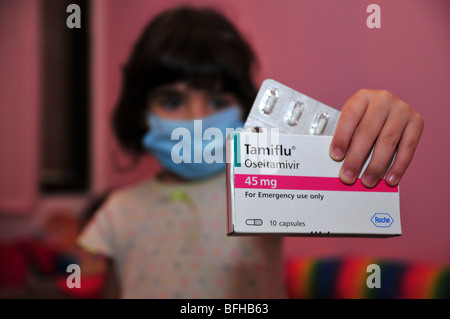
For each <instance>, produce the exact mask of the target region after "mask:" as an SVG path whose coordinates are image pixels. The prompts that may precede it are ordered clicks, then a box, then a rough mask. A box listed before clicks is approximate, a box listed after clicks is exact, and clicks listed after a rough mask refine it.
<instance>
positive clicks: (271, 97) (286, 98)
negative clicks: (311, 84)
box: [244, 79, 341, 135]
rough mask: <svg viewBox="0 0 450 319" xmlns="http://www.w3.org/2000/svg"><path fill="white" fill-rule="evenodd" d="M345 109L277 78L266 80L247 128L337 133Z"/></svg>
mask: <svg viewBox="0 0 450 319" xmlns="http://www.w3.org/2000/svg"><path fill="white" fill-rule="evenodd" d="M340 114H341V112H339V111H338V110H336V109H334V108H332V107H329V106H327V105H325V104H323V103H321V102H319V101H317V100H315V99H313V98H311V97H309V96H307V95H305V94H302V93H300V92H297V91H295V90H293V89H291V88H290V87H287V86H286V85H284V84H281V83H279V82H277V81H275V80H272V79H267V80H265V81H264V82H263V83H262V85H261V87H260V89H259V91H258V94H257V96H256V99H255V101H254V103H253V106H252V109H251V110H250V113H249V115H248V117H247V120H246V122H245V126H244V130H246V131H247V130H254V129H256V130H258V131H259V130H264V129H270V128H276V129H278V130H279V132H280V133H283V134H301V135H333V133H334V129H335V127H336V123H337V120H338V118H339V115H340Z"/></svg>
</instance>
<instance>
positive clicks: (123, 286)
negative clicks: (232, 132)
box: [79, 7, 423, 298]
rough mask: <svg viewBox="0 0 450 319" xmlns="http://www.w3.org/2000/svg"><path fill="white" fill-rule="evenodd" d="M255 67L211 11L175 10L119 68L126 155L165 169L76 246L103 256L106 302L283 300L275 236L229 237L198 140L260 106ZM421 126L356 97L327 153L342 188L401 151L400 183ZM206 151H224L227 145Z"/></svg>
mask: <svg viewBox="0 0 450 319" xmlns="http://www.w3.org/2000/svg"><path fill="white" fill-rule="evenodd" d="M253 63H254V54H253V52H252V49H251V47H250V46H249V45H248V44H247V42H246V41H245V40H244V39H243V38H242V36H241V35H240V33H239V32H238V31H237V30H236V28H235V27H234V26H233V25H232V24H231V23H230V22H229V21H228V20H227V19H226V18H225V17H224V16H222V15H221V14H220V13H218V12H216V11H214V10H211V9H194V8H189V7H181V8H178V9H171V10H168V11H165V12H163V13H161V14H159V15H158V16H157V17H156V18H155V19H153V20H152V21H151V23H150V24H149V25H148V26H147V27H146V28H145V30H144V32H143V33H142V35H141V37H140V39H139V40H138V41H137V43H136V45H135V47H134V50H133V52H132V54H131V57H130V59H129V61H128V63H127V65H126V67H125V70H124V79H123V87H122V94H121V96H120V100H119V102H118V104H117V108H116V110H115V114H114V121H113V123H114V130H115V133H116V136H117V138H118V140H119V142H120V143H121V145H122V146H123V147H124V148H125V149H126V150H128V151H130V152H131V153H133V154H136V155H142V154H145V153H150V154H152V155H154V156H156V158H157V159H158V161H159V163H160V164H161V171H160V172H159V173H158V174H157V175H156V176H155V178H153V179H152V180H149V181H145V182H141V183H139V184H137V185H134V186H131V187H126V188H123V189H120V190H117V191H115V192H113V193H112V194H111V195H110V196H109V197H108V199H107V201H106V202H105V203H104V204H103V205H102V207H101V208H100V209H99V210H98V212H97V213H96V215H95V216H94V217H93V219H92V220H91V222H90V223H89V224H88V225H87V227H86V228H85V229H84V231H83V233H82V235H81V236H80V239H79V242H80V244H81V245H82V246H83V247H85V248H86V249H89V251H91V252H94V253H97V254H102V255H104V256H105V262H107V268H108V270H109V271H108V274H109V275H108V277H107V282H108V285H107V288H106V290H105V292H106V293H107V294H106V296H107V297H114V296H120V297H123V298H284V297H286V295H285V289H284V284H283V280H284V275H283V257H282V247H281V243H282V238H281V237H274V236H252V237H227V236H226V190H225V186H226V182H225V173H224V167H225V161H224V160H223V161H217V162H213V163H210V161H205V159H204V158H203V157H202V154H203V150H204V147H205V145H208V144H209V143H210V141H203V143H202V136H203V132H205V130H207V129H208V128H212V127H215V128H219V129H220V130H221V131H222V132H223V134H222V135H223V139H224V138H225V135H226V131H225V130H226V128H232V129H235V128H238V127H242V126H243V120H244V119H245V118H246V116H247V114H248V112H249V110H250V107H251V105H252V103H253V100H254V98H255V96H256V88H255V86H254V84H253V82H252V78H251V70H252V66H253ZM196 119H197V120H198V119H200V120H201V122H200V123H201V126H202V134H200V135H199V134H195V132H194V120H196ZM197 124H198V122H197ZM422 127H423V123H422V119H421V117H420V116H419V115H418V114H417V113H416V112H415V111H414V110H413V109H412V108H411V107H410V106H408V105H407V104H406V103H405V102H403V101H401V100H399V99H398V98H396V97H395V96H394V95H392V94H391V93H389V92H387V91H372V90H361V91H359V92H357V93H356V94H355V95H353V96H352V97H351V98H350V99H349V100H348V101H347V103H346V104H345V105H344V107H343V110H342V115H341V118H340V120H339V123H338V126H337V128H336V134H335V137H334V139H333V142H332V144H331V146H330V156H331V157H332V158H333V159H335V160H343V159H344V158H345V161H344V164H343V166H342V167H343V168H342V172H341V179H342V181H343V182H345V183H353V182H354V181H355V179H356V177H357V176H358V175H359V172H360V171H361V167H362V165H363V163H364V160H365V158H366V156H367V154H368V153H369V152H370V150H371V148H372V146H373V145H375V150H374V154H373V159H372V161H371V162H370V164H369V166H368V167H367V169H366V171H365V172H364V174H363V178H362V179H363V183H364V184H365V185H366V186H367V187H373V186H374V185H375V184H376V183H377V182H378V181H379V180H380V179H381V178H383V176H384V175H385V173H386V170H387V167H388V166H389V163H390V161H391V159H392V157H393V155H394V153H395V152H396V151H397V156H396V158H395V162H394V164H393V165H392V167H391V168H390V169H389V171H388V172H387V174H386V182H387V183H388V184H390V185H396V184H398V182H399V180H400V178H401V177H402V175H403V174H404V172H405V170H406V168H407V166H408V164H409V162H410V161H411V158H412V156H413V153H414V150H415V148H416V146H417V143H418V141H419V138H420V134H421V132H422ZM177 128H181V129H183V130H184V132H189V133H190V136H191V137H192V141H191V142H192V147H191V154H189V155H190V158H191V160H192V161H191V163H185V162H183V161H180V158H177V152H172V151H173V149H174V147H176V144H177V143H178V142H179V141H178V140H177V139H176V138H177V137H176V138H175V139H172V133H173V131H174V130H175V129H177ZM212 142H213V143H214V145H220V146H221V147H222V148H223V153H225V151H224V145H225V143H224V140H217V141H216V140H214V141H212ZM198 145H200V146H198ZM202 145H203V146H202ZM183 155H186V154H183ZM183 158H184V157H183ZM195 158H197V159H198V158H201V162H200V163H196V162H195V161H194V159H195Z"/></svg>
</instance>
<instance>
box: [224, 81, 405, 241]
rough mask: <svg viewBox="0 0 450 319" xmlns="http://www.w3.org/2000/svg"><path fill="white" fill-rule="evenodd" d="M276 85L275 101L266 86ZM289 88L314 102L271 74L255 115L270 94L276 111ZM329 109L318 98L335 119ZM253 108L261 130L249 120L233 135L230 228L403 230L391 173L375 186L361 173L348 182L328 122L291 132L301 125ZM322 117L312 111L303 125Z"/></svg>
mask: <svg viewBox="0 0 450 319" xmlns="http://www.w3.org/2000/svg"><path fill="white" fill-rule="evenodd" d="M274 89H277V90H278V93H277V94H279V96H278V98H277V99H275V102H273V101H272V102H270V100H269V99H267V98H264V94H265V93H264V91H267V90H272V91H273V90H274ZM288 90H289V91H290V93H291V96H290V99H292V98H295V99H296V101H295V102H294V104H295V103H297V105H298V103H303V105H302V106H303V107H304V109H303V110H302V112H299V113H305V108H307V107H308V105H309V103H305V102H304V99H303V98H304V96H303V95H302V94H300V93H298V92H297V93H298V94H297V95H296V96H292V92H291V90H292V89H289V88H286V87H284V86H283V85H281V84H280V83H278V82H275V81H273V80H270V81H269V82H266V83H265V84H263V87H262V88H261V90H260V93H259V94H258V96H259V98H257V99H256V100H255V104H254V106H253V108H252V111H251V113H250V114H252V112H253V111H254V109H255V108H257V109H259V110H263V108H264V105H261V104H262V103H263V104H264V103H267V102H268V101H269V102H270V103H273V104H274V105H273V110H272V111H273V112H275V110H276V103H277V102H278V100H279V98H280V96H281V94H283V92H284V91H288ZM266 95H267V94H266ZM297 100H302V101H303V102H302V101H297ZM286 102H288V101H285V103H284V105H285V106H286V104H289V103H286ZM291 104H292V103H291ZM288 109H289V108H286V110H288ZM329 111H330V110H327V112H325V111H323V110H322V111H321V110H320V106H318V105H315V106H314V107H313V110H312V112H313V113H314V112H317V113H318V114H320V113H327V114H325V117H327V115H328V120H329V119H330V118H331V117H330V116H329ZM336 112H337V111H336ZM262 113H264V112H262ZM287 113H289V112H287ZM253 115H254V116H253V118H252V120H251V121H252V123H253V125H252V126H253V127H257V126H259V129H258V130H257V131H258V132H255V131H254V130H251V129H248V127H247V128H246V129H245V130H244V131H242V132H234V133H232V134H230V135H229V136H228V137H227V195H228V235H257V234H282V235H292V236H301V235H304V236H305V235H306V236H396V235H401V223H400V207H399V206H400V205H399V188H398V187H391V186H388V185H387V184H386V183H385V181H384V180H382V181H380V183H378V185H377V186H376V187H374V188H366V187H364V186H363V185H362V184H361V182H360V179H358V181H357V182H356V183H355V184H353V185H346V184H344V183H342V182H341V181H340V179H339V170H340V167H341V166H342V163H340V162H335V161H333V160H332V159H331V158H330V156H329V146H330V143H331V139H332V136H331V135H323V134H322V132H323V131H324V130H325V126H326V125H327V124H329V123H325V124H324V123H321V124H320V126H321V128H320V129H319V131H320V132H319V131H317V130H316V129H317V125H315V127H314V128H313V130H311V131H310V132H311V134H292V133H291V132H295V131H294V130H292V129H289V128H287V129H282V131H283V132H280V129H279V128H278V127H275V125H272V127H270V128H268V126H270V125H264V123H263V124H262V125H261V124H260V123H262V122H258V115H257V114H256V113H255V112H253ZM338 115H339V114H337V117H338ZM301 116H302V115H300V117H301ZM333 116H334V115H333ZM276 117H277V119H278V120H279V119H280V118H283V117H284V115H283V116H281V115H280V114H277V115H276ZM337 117H336V119H337ZM317 118H318V117H317V116H316V117H314V116H310V120H308V123H306V122H305V123H304V125H303V128H302V130H304V131H305V129H304V127H305V126H309V125H312V126H314V125H313V124H314V123H313V122H314V121H315V120H317ZM314 119H315V120H314ZM266 120H267V121H268V122H270V123H273V122H276V121H277V120H270V119H266ZM311 121H312V122H311ZM256 122H258V123H259V124H258V125H255V123H256ZM310 122H311V123H310ZM316 124H317V123H316ZM263 126H264V127H263ZM278 126H281V125H278ZM328 129H330V128H329V127H328ZM286 132H287V133H286ZM331 132H333V130H331ZM318 133H320V134H318Z"/></svg>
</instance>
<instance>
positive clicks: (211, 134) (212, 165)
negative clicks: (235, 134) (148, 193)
mask: <svg viewBox="0 0 450 319" xmlns="http://www.w3.org/2000/svg"><path fill="white" fill-rule="evenodd" d="M148 124H149V127H150V129H149V131H148V132H147V133H146V134H145V135H144V137H143V140H142V143H143V146H144V148H145V149H146V150H147V151H149V152H150V153H152V154H153V155H154V156H155V157H156V158H157V159H158V161H159V163H160V164H161V165H162V166H163V167H165V168H166V169H168V170H169V171H171V172H173V173H175V174H176V175H179V176H181V177H183V178H185V179H199V178H204V177H207V176H210V175H213V174H216V173H219V172H221V171H223V170H224V169H225V164H226V163H225V139H226V136H227V133H229V131H230V130H235V129H238V128H242V127H243V126H244V123H243V122H242V120H241V110H240V108H239V107H237V106H232V107H229V108H227V109H225V110H223V111H219V112H217V113H214V114H212V115H210V116H207V117H204V118H201V119H198V120H181V121H180V120H171V119H165V118H161V117H160V116H157V115H155V114H150V115H149V117H148ZM227 130H228V132H227Z"/></svg>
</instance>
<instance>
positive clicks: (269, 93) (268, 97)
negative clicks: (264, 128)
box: [259, 88, 279, 114]
mask: <svg viewBox="0 0 450 319" xmlns="http://www.w3.org/2000/svg"><path fill="white" fill-rule="evenodd" d="M278 96H279V94H278V90H277V89H275V88H268V89H267V90H266V92H265V93H264V96H263V98H262V100H261V104H260V106H259V109H260V110H261V111H262V112H263V113H264V114H270V113H272V111H273V108H274V107H275V104H276V103H277V100H278Z"/></svg>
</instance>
